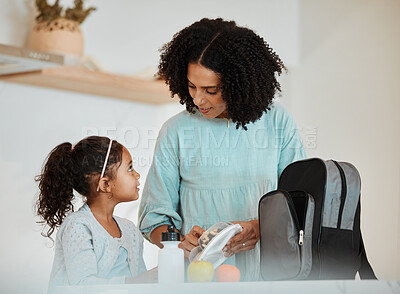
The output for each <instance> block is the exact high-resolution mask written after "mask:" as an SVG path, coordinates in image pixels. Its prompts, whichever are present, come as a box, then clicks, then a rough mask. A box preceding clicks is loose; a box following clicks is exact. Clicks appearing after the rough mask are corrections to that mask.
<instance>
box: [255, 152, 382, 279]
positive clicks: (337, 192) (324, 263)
mask: <svg viewBox="0 0 400 294" xmlns="http://www.w3.org/2000/svg"><path fill="white" fill-rule="evenodd" d="M360 188H361V181H360V176H359V173H358V171H357V169H356V168H355V167H354V166H353V165H351V164H350V163H346V162H336V161H333V160H328V161H324V160H321V159H319V158H312V159H306V160H301V161H297V162H294V163H292V164H290V165H289V166H287V167H286V168H285V170H284V171H283V172H282V174H281V176H280V178H279V182H278V190H275V191H271V192H269V193H267V194H266V195H264V196H263V197H262V198H261V199H260V201H259V207H258V214H259V222H260V254H261V255H260V265H261V275H262V277H263V279H264V280H288V279H309V280H318V279H322V280H327V279H354V278H355V276H356V273H357V272H359V275H360V277H361V278H362V279H376V276H375V274H374V272H373V270H372V268H371V266H370V264H369V262H368V259H367V256H366V253H365V249H364V244H363V240H362V236H361V231H360Z"/></svg>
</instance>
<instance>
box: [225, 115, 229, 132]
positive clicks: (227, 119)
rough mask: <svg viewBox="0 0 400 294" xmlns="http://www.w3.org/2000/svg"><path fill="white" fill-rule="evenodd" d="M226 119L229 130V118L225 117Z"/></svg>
mask: <svg viewBox="0 0 400 294" xmlns="http://www.w3.org/2000/svg"><path fill="white" fill-rule="evenodd" d="M224 119H226V121H227V123H228V129H229V118H226V117H224Z"/></svg>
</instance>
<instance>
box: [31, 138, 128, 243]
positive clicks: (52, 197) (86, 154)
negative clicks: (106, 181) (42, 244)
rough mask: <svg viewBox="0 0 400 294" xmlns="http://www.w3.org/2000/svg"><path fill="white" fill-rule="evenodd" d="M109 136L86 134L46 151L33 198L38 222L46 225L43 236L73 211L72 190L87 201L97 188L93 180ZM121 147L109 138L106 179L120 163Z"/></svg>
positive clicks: (100, 164)
mask: <svg viewBox="0 0 400 294" xmlns="http://www.w3.org/2000/svg"><path fill="white" fill-rule="evenodd" d="M109 144H110V139H109V138H106V137H99V136H91V137H87V138H85V139H83V140H81V141H79V143H77V144H76V145H75V146H74V147H73V148H72V144H71V143H68V142H66V143H62V144H60V145H58V146H56V147H55V148H54V149H53V150H52V151H51V152H50V154H49V156H48V158H47V160H46V162H45V164H44V166H43V168H42V172H41V174H40V175H38V176H36V177H35V181H37V182H39V190H40V192H39V197H38V199H37V201H36V211H37V215H39V216H40V217H41V218H42V221H41V222H40V223H42V224H44V225H46V224H47V226H48V227H49V229H48V231H47V232H46V233H43V236H45V237H49V238H50V236H51V234H53V232H54V230H55V228H57V227H58V226H60V225H61V223H62V221H63V220H64V218H65V216H66V215H67V214H68V213H70V212H72V211H73V210H74V208H73V204H72V200H73V198H74V194H73V190H74V189H75V190H76V191H77V192H78V193H80V194H81V195H83V196H85V197H86V198H87V199H88V200H89V199H90V197H92V193H91V192H92V191H94V190H95V189H96V188H97V181H96V180H98V179H99V177H100V173H101V170H102V168H103V165H104V161H105V158H106V153H107V150H108V146H109ZM122 152H123V147H122V145H121V144H119V143H118V142H116V141H113V143H112V146H111V150H110V155H109V158H108V162H107V167H106V170H105V175H106V176H108V177H109V178H110V179H112V178H113V176H114V174H115V168H116V167H118V166H119V165H121V161H122Z"/></svg>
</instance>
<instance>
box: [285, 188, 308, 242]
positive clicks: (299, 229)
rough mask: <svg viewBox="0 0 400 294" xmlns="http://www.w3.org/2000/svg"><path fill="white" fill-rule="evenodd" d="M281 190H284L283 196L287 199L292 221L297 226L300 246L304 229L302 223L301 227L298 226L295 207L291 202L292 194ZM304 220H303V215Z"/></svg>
mask: <svg viewBox="0 0 400 294" xmlns="http://www.w3.org/2000/svg"><path fill="white" fill-rule="evenodd" d="M283 192H284V195H285V197H286V199H287V201H288V203H289V210H290V214H291V215H292V217H293V219H294V223H295V226H296V228H297V232H298V233H299V242H298V243H299V245H300V246H302V245H303V241H304V230H303V228H304V224H303V227H300V223H299V218H298V217H297V212H296V209H295V208H294V203H293V200H292V196H291V195H290V193H288V192H286V191H283ZM294 192H295V191H294ZM301 192H302V191H301ZM306 201H308V200H307V198H306ZM304 221H305V217H304Z"/></svg>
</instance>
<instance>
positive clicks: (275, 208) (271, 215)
mask: <svg viewBox="0 0 400 294" xmlns="http://www.w3.org/2000/svg"><path fill="white" fill-rule="evenodd" d="M313 216H314V200H313V198H312V197H311V196H310V195H309V194H307V193H305V192H302V191H295V192H286V191H281V190H276V191H272V192H270V193H268V194H266V195H264V196H263V197H262V198H261V199H260V202H259V222H260V248H261V249H260V254H261V256H260V262H261V264H260V266H261V275H262V277H263V279H264V280H287V279H304V278H306V277H307V276H308V274H309V272H310V270H311V264H312V252H311V241H312V240H311V234H312V224H313Z"/></svg>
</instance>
